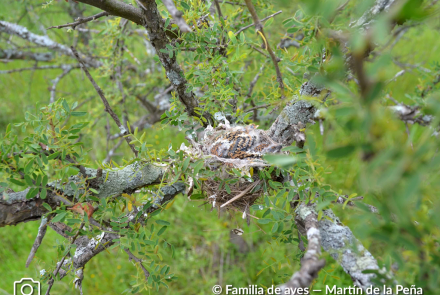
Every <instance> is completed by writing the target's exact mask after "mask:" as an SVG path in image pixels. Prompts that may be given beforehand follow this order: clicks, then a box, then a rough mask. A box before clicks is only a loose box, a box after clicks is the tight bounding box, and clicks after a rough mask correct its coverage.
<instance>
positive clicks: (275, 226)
mask: <svg viewBox="0 0 440 295" xmlns="http://www.w3.org/2000/svg"><path fill="white" fill-rule="evenodd" d="M277 230H278V222H275V223H274V224H273V226H272V233H276V232H277Z"/></svg>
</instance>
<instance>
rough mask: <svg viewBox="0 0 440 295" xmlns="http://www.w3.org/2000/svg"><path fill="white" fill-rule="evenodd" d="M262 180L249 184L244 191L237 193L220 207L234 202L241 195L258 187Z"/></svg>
mask: <svg viewBox="0 0 440 295" xmlns="http://www.w3.org/2000/svg"><path fill="white" fill-rule="evenodd" d="M260 182H261V180H257V181H256V182H255V183H253V184H251V185H249V186H248V187H247V188H246V189H245V190H244V191H242V192H241V193H239V194H238V195H236V196H235V197H233V198H232V199H230V200H229V201H227V202H226V203H224V204H223V205H221V206H220V208H223V207H225V206H226V205H228V204H231V203H232V202H234V201H236V200H238V199H240V198H241V197H243V196H244V195H246V194H247V193H248V192H249V191H250V190H252V189H253V188H254V187H256V186H257V185H258V184H259V183H260Z"/></svg>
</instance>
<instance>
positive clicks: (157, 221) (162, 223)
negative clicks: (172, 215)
mask: <svg viewBox="0 0 440 295" xmlns="http://www.w3.org/2000/svg"><path fill="white" fill-rule="evenodd" d="M156 223H157V224H160V225H166V226H169V225H171V223H169V222H168V221H165V220H160V219H158V220H156Z"/></svg>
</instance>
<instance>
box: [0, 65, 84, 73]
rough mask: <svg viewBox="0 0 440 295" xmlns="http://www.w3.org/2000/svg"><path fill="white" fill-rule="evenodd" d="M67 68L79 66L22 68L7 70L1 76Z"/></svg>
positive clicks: (77, 66)
mask: <svg viewBox="0 0 440 295" xmlns="http://www.w3.org/2000/svg"><path fill="white" fill-rule="evenodd" d="M66 66H69V67H72V69H78V68H79V67H80V66H79V65H70V64H68V65H60V66H59V65H45V66H38V67H29V68H21V69H12V70H6V71H0V74H11V73H17V72H23V71H33V70H53V69H62V68H64V67H66Z"/></svg>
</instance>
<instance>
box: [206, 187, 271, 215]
mask: <svg viewBox="0 0 440 295" xmlns="http://www.w3.org/2000/svg"><path fill="white" fill-rule="evenodd" d="M259 183H260V180H256V181H255V182H248V181H243V182H241V181H237V182H236V183H234V184H228V185H229V188H230V189H231V190H230V191H231V193H228V192H227V191H226V189H225V186H224V185H223V186H222V187H221V188H220V184H221V182H220V181H215V180H212V179H208V180H206V181H205V182H204V184H203V190H204V191H205V192H206V195H207V199H206V201H207V202H209V203H211V204H212V205H213V207H215V208H218V209H220V207H223V208H227V209H233V210H235V211H240V212H246V214H247V215H249V207H250V206H252V205H253V204H255V202H256V201H257V200H258V198H259V197H260V196H261V195H262V193H263V190H262V189H261V188H258V184H259ZM256 188H257V190H256ZM234 198H236V199H235V200H233V201H232V202H231V200H232V199H234Z"/></svg>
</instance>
